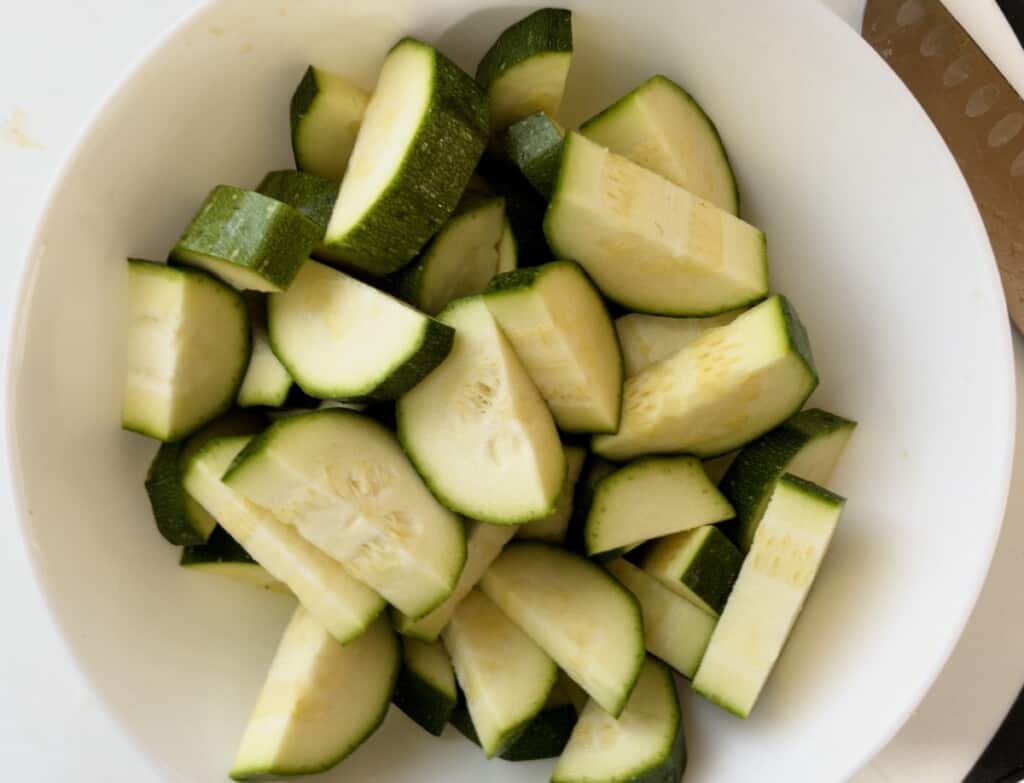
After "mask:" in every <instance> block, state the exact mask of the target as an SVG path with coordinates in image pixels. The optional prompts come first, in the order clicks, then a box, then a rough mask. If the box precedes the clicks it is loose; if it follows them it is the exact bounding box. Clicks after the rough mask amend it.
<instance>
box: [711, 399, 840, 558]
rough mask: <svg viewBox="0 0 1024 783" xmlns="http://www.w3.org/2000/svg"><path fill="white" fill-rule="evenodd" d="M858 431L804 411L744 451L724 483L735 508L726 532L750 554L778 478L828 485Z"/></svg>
mask: <svg viewBox="0 0 1024 783" xmlns="http://www.w3.org/2000/svg"><path fill="white" fill-rule="evenodd" d="M856 426H857V423H856V422H854V421H850V420H849V419H844V418H843V417H841V416H836V415H835V414H833V413H828V412H827V411H823V410H821V409H819V408H815V409H812V410H806V411H801V412H800V413H798V414H796V416H794V417H793V418H791V419H789V420H788V421H786V422H784V423H783V424H782V425H780V426H779V427H777V428H775V429H774V430H772V431H771V432H769V433H767V434H766V435H763V436H762V437H760V438H758V439H757V440H755V441H754V442H753V443H751V444H750V445H748V446H746V447H744V448H743V449H742V450H741V451H740V453H739V454H738V455H737V456H736V459H735V460H734V461H733V463H732V465H730V466H729V470H728V471H727V472H726V474H725V476H724V477H723V478H722V483H721V489H722V492H723V493H724V494H725V496H726V497H727V498H729V499H730V500H731V501H732V503H733V505H734V506H735V508H736V520H735V522H732V523H730V524H729V525H728V526H727V527H726V530H727V531H728V532H729V533H730V534H731V535H732V537H733V540H734V541H735V542H736V544H737V545H738V546H739V547H740V549H742V550H743V551H744V552H746V551H747V550H748V549H750V544H751V543H752V542H753V540H754V534H755V533H757V526H758V524H760V522H761V517H762V516H763V515H764V510H765V507H766V506H767V505H768V500H769V498H770V497H771V493H772V490H773V489H774V486H775V482H776V480H777V479H778V478H779V476H781V475H782V474H783V473H792V474H793V475H794V476H799V477H800V478H802V479H806V480H807V481H813V482H814V483H815V484H825V483H826V482H828V480H829V477H830V476H831V475H832V471H833V470H834V469H835V466H836V462H838V461H839V457H840V455H842V453H843V450H844V449H845V448H846V444H847V443H848V442H849V440H850V436H851V435H852V434H853V430H854V429H855V428H856Z"/></svg>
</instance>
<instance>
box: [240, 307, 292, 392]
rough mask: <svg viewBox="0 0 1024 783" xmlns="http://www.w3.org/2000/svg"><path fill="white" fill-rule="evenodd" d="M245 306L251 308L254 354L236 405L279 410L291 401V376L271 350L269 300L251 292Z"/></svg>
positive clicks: (250, 357)
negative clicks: (268, 323)
mask: <svg viewBox="0 0 1024 783" xmlns="http://www.w3.org/2000/svg"><path fill="white" fill-rule="evenodd" d="M246 304H247V305H248V307H249V326H250V330H251V337H252V352H251V353H250V355H249V366H248V367H247V368H246V370H245V377H244V378H242V385H241V386H240V387H239V389H238V395H237V397H236V402H237V403H238V407H240V408H254V407H262V406H267V407H270V408H278V407H280V406H282V405H284V403H285V400H287V399H288V393H289V392H290V391H291V389H292V376H291V374H290V373H289V372H288V370H287V369H286V368H285V366H284V365H283V364H281V360H280V359H278V358H277V356H276V355H275V354H274V350H273V349H272V348H271V347H270V337H269V336H268V335H267V303H266V300H265V299H264V298H263V297H262V296H261V295H260V294H255V293H252V292H249V294H248V295H247V296H246Z"/></svg>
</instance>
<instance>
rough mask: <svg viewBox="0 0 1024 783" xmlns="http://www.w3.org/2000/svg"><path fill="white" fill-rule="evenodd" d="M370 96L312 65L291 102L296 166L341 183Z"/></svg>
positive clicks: (341, 77) (336, 75)
mask: <svg viewBox="0 0 1024 783" xmlns="http://www.w3.org/2000/svg"><path fill="white" fill-rule="evenodd" d="M369 100H370V96H369V95H367V94H366V93H365V92H364V91H363V90H361V89H359V88H358V87H356V86H355V85H354V84H352V83H351V82H350V81H349V80H348V79H346V78H345V77H344V76H340V75H338V74H336V73H331V72H330V71H327V70H324V69H323V68H317V67H316V66H313V65H311V66H309V68H307V69H306V72H305V73H304V74H303V76H302V80H301V81H300V82H299V85H298V87H296V88H295V93H294V94H293V95H292V100H291V128H292V152H293V153H294V155H295V165H296V166H297V167H298V168H299V169H301V170H303V171H308V172H310V173H311V174H316V175H318V176H320V177H325V178H327V179H332V180H340V179H341V178H342V177H343V176H344V174H345V169H346V168H347V166H348V160H349V157H350V156H351V155H352V148H353V147H354V146H355V143H356V134H357V133H358V132H359V125H360V123H361V122H362V120H363V114H364V113H365V112H366V104H367V103H368V102H369Z"/></svg>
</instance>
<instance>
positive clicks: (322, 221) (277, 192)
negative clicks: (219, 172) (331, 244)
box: [256, 169, 341, 238]
mask: <svg viewBox="0 0 1024 783" xmlns="http://www.w3.org/2000/svg"><path fill="white" fill-rule="evenodd" d="M340 188H341V184H340V183H338V182H336V181H335V180H333V179H324V178H323V177H318V176H317V175H316V174H310V173H308V172H305V171H291V170H290V169H285V170H283V171H271V172H270V173H268V174H267V176H265V177H264V178H263V179H262V180H261V181H260V184H259V185H257V186H256V192H257V193H262V194H263V195H264V196H269V197H270V198H274V199H277V200H278V201H281V202H284V203H285V204H287V205H288V206H290V207H294V208H295V209H296V210H298V211H299V212H300V213H301V214H302V215H303V216H304V217H305V218H306V219H307V220H310V221H312V222H313V223H315V224H316V225H317V226H318V227H319V228H320V237H321V238H323V235H324V232H326V231H327V224H328V223H329V222H330V220H331V213H332V212H333V211H334V202H336V201H337V200H338V190H339V189H340Z"/></svg>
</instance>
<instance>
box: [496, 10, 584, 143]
mask: <svg viewBox="0 0 1024 783" xmlns="http://www.w3.org/2000/svg"><path fill="white" fill-rule="evenodd" d="M571 63H572V14H571V13H570V12H569V11H566V10H565V9H562V8H542V9H540V10H539V11H534V12H533V13H532V14H530V15H529V16H527V17H524V18H523V19H520V20H519V21H518V22H516V23H515V24H513V25H512V26H511V27H508V28H507V29H506V30H504V31H503V32H502V34H501V35H499V36H498V39H497V40H496V41H495V42H494V44H493V45H492V46H491V48H490V49H488V50H487V53H486V54H485V55H484V56H483V59H482V60H480V64H479V65H478V66H477V69H476V78H477V81H479V82H480V84H482V85H483V86H484V87H485V88H486V90H487V102H488V106H489V108H490V116H491V129H492V130H494V131H500V130H502V129H504V128H507V127H508V126H509V125H511V124H512V123H513V122H515V121H516V120H519V119H522V118H523V117H526V116H528V115H530V114H533V113H534V112H538V111H544V112H547V113H548V114H549V115H550V116H552V117H554V116H555V115H556V114H557V113H558V107H559V106H560V105H561V103H562V94H563V93H564V92H565V80H566V78H567V77H568V75H569V65H570V64H571Z"/></svg>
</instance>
